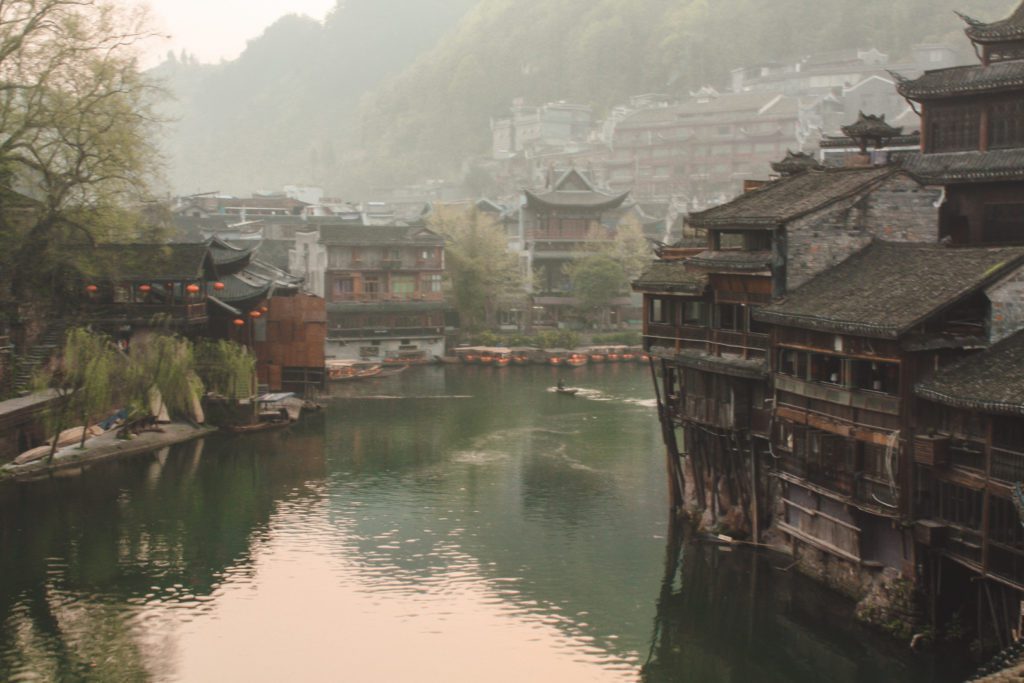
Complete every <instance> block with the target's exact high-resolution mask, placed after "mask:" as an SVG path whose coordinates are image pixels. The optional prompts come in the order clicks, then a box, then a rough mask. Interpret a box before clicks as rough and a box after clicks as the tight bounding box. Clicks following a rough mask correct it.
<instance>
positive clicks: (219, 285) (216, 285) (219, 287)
mask: <svg viewBox="0 0 1024 683" xmlns="http://www.w3.org/2000/svg"><path fill="white" fill-rule="evenodd" d="M213 288H214V289H216V290H217V291H218V292H219V291H221V290H222V289H224V283H223V282H214V283H213Z"/></svg>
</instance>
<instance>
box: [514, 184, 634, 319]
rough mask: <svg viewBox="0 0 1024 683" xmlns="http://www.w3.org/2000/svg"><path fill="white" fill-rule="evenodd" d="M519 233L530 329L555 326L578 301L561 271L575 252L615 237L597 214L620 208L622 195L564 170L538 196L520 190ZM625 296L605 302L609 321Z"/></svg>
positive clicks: (624, 302)
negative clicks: (527, 277)
mask: <svg viewBox="0 0 1024 683" xmlns="http://www.w3.org/2000/svg"><path fill="white" fill-rule="evenodd" d="M524 194H525V195H526V202H525V205H524V206H523V207H522V210H521V218H520V223H519V225H520V229H521V230H522V231H523V232H522V240H521V241H522V243H523V244H524V245H525V247H526V254H527V258H528V264H529V267H530V269H531V272H532V273H533V275H534V280H535V285H534V287H535V290H534V292H533V309H532V311H533V315H532V324H533V325H553V326H558V325H560V324H562V323H564V322H566V321H568V320H571V319H572V318H573V316H574V314H575V313H574V309H575V307H577V305H578V300H577V299H576V298H575V297H574V296H573V294H572V284H571V283H570V281H569V274H568V273H567V271H566V265H568V264H569V263H570V262H571V261H572V260H573V259H575V258H577V257H578V256H579V255H580V254H584V253H586V252H587V251H590V250H592V249H593V248H594V247H595V246H598V245H600V244H604V243H608V242H610V241H612V240H614V239H615V230H614V229H610V228H606V227H605V226H604V224H603V223H602V217H603V215H604V214H605V213H606V212H608V211H612V210H615V209H618V208H619V207H620V206H622V203H623V202H625V201H626V197H627V196H628V195H629V193H628V192H623V193H620V194H614V195H613V194H608V193H606V192H602V191H601V190H599V189H597V188H596V187H595V186H594V184H593V183H592V182H591V181H590V180H589V179H588V178H587V177H586V176H585V175H584V174H582V173H580V172H579V171H577V170H576V169H570V170H569V171H566V172H565V173H563V174H562V175H561V177H559V178H558V179H557V180H555V181H554V182H553V183H552V184H551V186H550V187H549V188H548V189H546V190H545V191H543V192H535V191H531V190H525V191H524ZM626 306H629V297H628V296H624V297H623V298H622V299H621V300H616V301H613V302H612V303H611V308H612V313H613V315H612V316H611V319H612V320H613V321H614V320H616V319H617V318H616V316H615V313H616V312H617V310H618V309H619V308H621V307H626Z"/></svg>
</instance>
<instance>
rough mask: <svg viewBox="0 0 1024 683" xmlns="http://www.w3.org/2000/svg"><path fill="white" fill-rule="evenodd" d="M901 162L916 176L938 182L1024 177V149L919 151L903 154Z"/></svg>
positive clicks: (927, 180)
mask: <svg viewBox="0 0 1024 683" xmlns="http://www.w3.org/2000/svg"><path fill="white" fill-rule="evenodd" d="M900 163H901V165H902V166H903V168H905V169H907V170H908V171H910V172H911V173H913V174H914V175H915V176H917V177H919V178H921V179H922V180H924V181H926V182H930V183H936V184H944V183H981V182H991V181H997V180H1024V149H996V150H989V151H987V152H979V151H969V152H943V153H939V154H920V153H916V152H915V153H911V154H906V155H901V156H900Z"/></svg>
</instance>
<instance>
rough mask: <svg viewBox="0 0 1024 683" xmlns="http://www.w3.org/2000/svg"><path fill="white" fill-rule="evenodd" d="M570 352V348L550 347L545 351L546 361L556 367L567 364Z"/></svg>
mask: <svg viewBox="0 0 1024 683" xmlns="http://www.w3.org/2000/svg"><path fill="white" fill-rule="evenodd" d="M570 353H572V352H571V351H569V350H568V349H548V350H546V351H545V362H546V363H547V364H548V365H554V366H556V367H560V366H562V365H566V360H567V359H568V358H569V354H570Z"/></svg>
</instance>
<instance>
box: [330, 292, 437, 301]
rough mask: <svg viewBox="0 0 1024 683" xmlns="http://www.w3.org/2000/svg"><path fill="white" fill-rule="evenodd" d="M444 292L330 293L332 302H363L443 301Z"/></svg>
mask: <svg viewBox="0 0 1024 683" xmlns="http://www.w3.org/2000/svg"><path fill="white" fill-rule="evenodd" d="M443 300H444V293H442V292H427V293H422V294H388V293H384V292H361V293H358V294H357V293H355V292H343V293H341V294H339V293H334V294H331V301H333V302H348V301H351V302H363V303H378V302H382V301H384V302H389V301H390V302H413V301H443Z"/></svg>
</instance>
